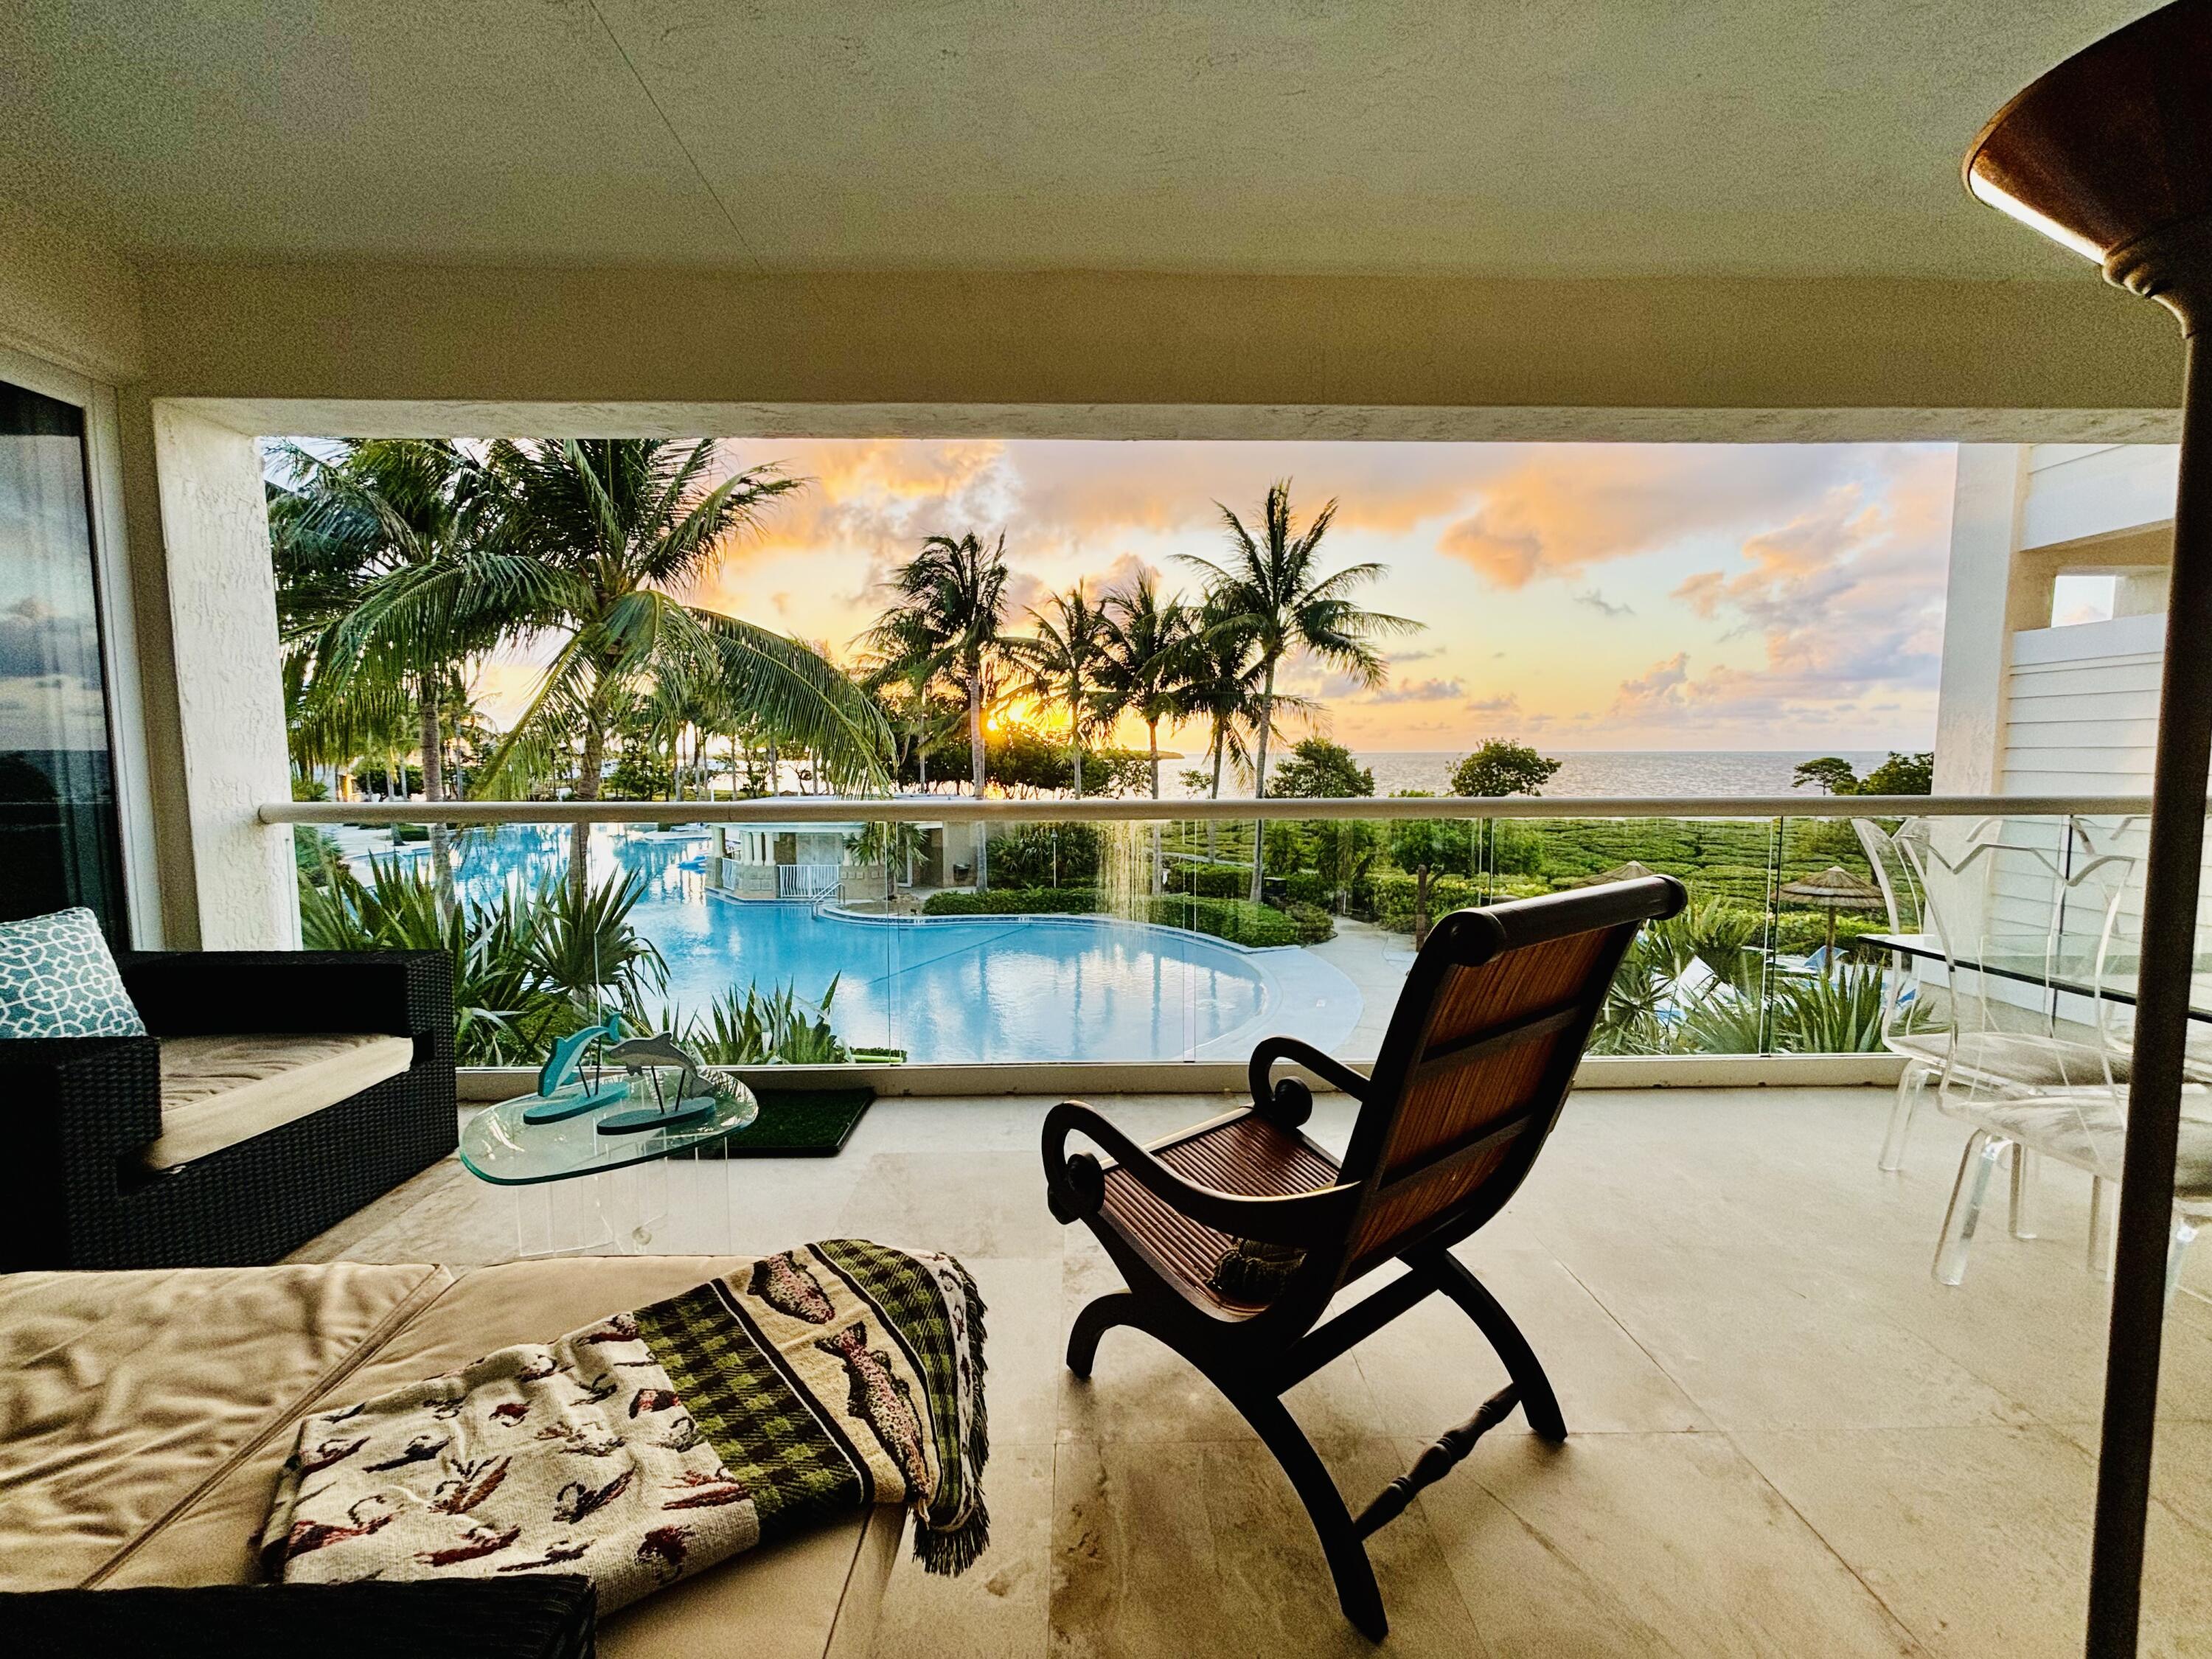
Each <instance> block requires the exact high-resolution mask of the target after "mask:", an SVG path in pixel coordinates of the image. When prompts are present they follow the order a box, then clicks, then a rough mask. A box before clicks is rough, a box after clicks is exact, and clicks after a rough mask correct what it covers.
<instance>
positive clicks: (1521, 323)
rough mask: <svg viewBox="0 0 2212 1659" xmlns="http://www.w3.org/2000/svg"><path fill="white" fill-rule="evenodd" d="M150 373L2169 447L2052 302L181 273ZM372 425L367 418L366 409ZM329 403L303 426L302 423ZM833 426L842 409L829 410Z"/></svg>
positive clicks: (237, 385)
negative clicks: (2140, 443) (2155, 442)
mask: <svg viewBox="0 0 2212 1659" xmlns="http://www.w3.org/2000/svg"><path fill="white" fill-rule="evenodd" d="M144 292H145V295H146V307H147V317H148V322H147V335H148V338H149V342H150V343H151V350H152V353H153V359H154V361H153V367H152V378H151V384H152V388H153V391H154V392H155V395H157V396H161V397H164V398H193V399H214V400H228V411H227V412H225V411H224V410H222V409H221V408H220V407H217V406H210V410H209V412H210V413H211V414H217V415H219V416H221V417H222V418H225V419H228V420H229V421H231V422H234V423H236V424H240V425H242V426H243V427H244V428H246V429H252V428H257V427H258V428H261V429H264V430H266V429H268V428H267V426H266V425H265V424H264V422H266V421H267V420H268V419H270V417H271V411H272V410H283V418H284V419H286V420H287V421H288V422H289V429H292V430H317V431H331V430H356V429H362V423H363V422H368V423H371V424H374V425H380V426H382V427H384V428H386V429H398V427H399V426H401V425H404V426H405V428H407V429H408V430H410V431H415V432H424V431H430V430H447V431H457V432H467V433H486V432H491V431H495V430H502V429H513V428H514V422H516V420H517V419H519V418H526V420H527V422H528V424H529V428H530V429H531V430H532V432H544V433H547V434H558V433H561V432H563V431H574V432H592V433H600V434H620V433H626V432H641V431H662V430H677V431H683V432H687V433H696V432H715V433H728V434H732V435H735V434H738V433H745V432H752V431H766V432H773V431H775V430H778V429H781V430H786V431H791V430H803V431H807V432H813V433H821V434H825V435H826V434H828V433H830V432H833V431H837V430H847V429H854V427H855V426H857V427H859V428H863V429H866V430H867V431H869V432H872V433H873V434H875V435H896V434H901V433H940V434H948V433H954V432H958V431H963V430H983V431H991V432H996V433H999V434H1001V435H1014V434H1020V435H1091V436H1122V437H1126V436H1139V435H1141V436H1193V437H1277V438H1288V437H1301V436H1304V437H1338V436H1342V437H1363V436H1366V437H1406V438H1419V437H1437V438H1446V437H1457V438H1467V437H1498V438H1505V437H1540V436H1549V437H1573V436H1581V437H1592V438H1606V437H1620V438H1629V437H1640V438H1651V439H1662V438H1701V439H1733V440H1739V441H1741V440H1752V441H1808V440H1813V439H1820V438H1837V437H1853V438H1862V439H1880V438H1954V437H1967V438H1973V437H1998V436H2007V437H2017V438H2021V439H2026V438H2030V437H2039V438H2046V439H2048V438H2059V437H2079V438H2081V439H2083V440H2084V441H2087V440H2090V439H2095V440H2097V441H2129V440H2147V439H2166V440H2170V439H2171V438H2172V435H2173V432H2174V427H2173V418H2172V410H2173V407H2174V405H2175V404H2176V402H2177V399H2178V396H2179V360H2180V357H2179V352H2178V351H2177V350H2176V349H2175V341H2174V338H2173V331H2172V327H2171V325H2169V324H2167V323H2166V320H2165V319H2163V318H2162V317H2161V316H2160V315H2159V314H2158V313H2156V312H2155V311H2154V309H2152V308H2150V307H2140V306H2135V305H2132V304H2130V301H2128V299H2127V298H2126V296H2124V295H2120V294H2119V293H2118V292H2117V291H2114V290H2112V289H2107V288H2106V287H2105V286H2104V285H2103V284H2101V283H2099V282H2097V281H2096V280H2095V278H2094V277H2093V276H2090V275H2089V274H2088V273H2087V272H2085V273H2084V274H2083V276H2082V277H2081V280H2080V281H2079V282H2075V283H1966V282H1928V281H1915V282H1902V281H1877V280H1863V279H1833V280H1820V281H1779V280H1753V279H1727V280H1703V281H1700V280H1691V279H1686V278H1662V279H1641V280H1626V279H1624V280H1617V281H1598V280H1589V281H1576V282H1535V281H1518V282H1516V281H1503V282H1501V281H1476V280H1466V279H1454V278H1442V277H1436V278H1425V277H1257V276H1169V275H1157V274H1134V273H1111V272H1108V273H1044V274H1019V273H1014V274H995V275H967V276H945V275H937V274H928V273H837V274H811V275H795V276H735V275H730V274H726V273H720V272H701V271H687V270H619V271H616V270H545V269H529V270H486V269H479V268H459V267H446V266H436V267H432V266H400V265H340V266H323V265H289V266H269V265H250V264H232V265H222V264H199V265H172V266H167V267H157V268H155V269H153V270H149V272H148V273H147V276H146V280H145V284H144ZM377 404H382V405H384V407H383V408H382V409H381V410H379V409H377V408H375V407H374V405H377ZM317 411H320V413H321V415H322V416H323V417H324V418H321V419H314V418H312V416H314V415H315V413H316V412H317ZM839 411H850V413H849V414H848V415H847V416H846V417H845V418H843V419H842V420H841V418H840V414H839Z"/></svg>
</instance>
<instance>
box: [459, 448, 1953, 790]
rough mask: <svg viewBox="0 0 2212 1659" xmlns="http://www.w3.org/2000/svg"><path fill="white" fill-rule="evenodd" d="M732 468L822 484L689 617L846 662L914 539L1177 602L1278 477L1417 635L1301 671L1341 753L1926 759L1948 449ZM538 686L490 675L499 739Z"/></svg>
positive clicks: (1021, 453)
mask: <svg viewBox="0 0 2212 1659" xmlns="http://www.w3.org/2000/svg"><path fill="white" fill-rule="evenodd" d="M723 453H724V456H725V458H726V461H727V463H728V464H729V465H732V466H745V465H758V464H761V463H763V462H771V461H772V462H778V463H781V465H783V466H784V468H785V469H786V470H787V471H789V472H791V473H793V474H796V475H798V476H800V477H806V478H809V479H811V480H812V481H813V482H812V483H811V485H810V486H809V487H808V488H807V489H805V490H804V491H802V492H799V494H798V495H796V496H795V497H786V498H785V499H784V500H783V501H781V502H780V503H779V504H777V506H776V507H775V508H774V509H773V510H772V512H771V513H770V514H769V518H768V519H767V520H766V522H765V523H764V525H763V527H762V530H761V532H760V533H759V534H758V535H757V536H754V537H752V538H748V539H747V540H746V541H744V542H743V543H741V544H738V545H736V546H734V547H732V549H731V550H730V552H729V555H728V556H727V558H726V561H725V562H724V563H723V565H722V567H721V568H720V571H719V572H718V573H717V574H716V575H715V576H714V578H713V579H712V580H710V581H709V582H708V583H707V584H705V585H704V586H702V589H701V590H700V591H699V592H698V593H697V594H696V599H698V600H699V601H701V602H702V603H705V604H708V605H714V606H715V607H717V608H720V609H727V610H730V611H735V612H737V613H738V614H740V615H743V616H746V617H751V618H753V619H754V620H756V621H758V622H762V623H769V624H770V625H772V626H775V627H778V628H781V629H786V630H787V631H789V632H792V633H795V634H798V635H801V636H803V637H805V638H807V639H810V640H814V641H819V642H822V643H824V644H826V645H828V646H829V647H831V648H832V649H833V650H834V651H836V653H839V654H841V655H842V654H845V653H848V650H849V647H850V646H851V643H852V641H853V640H854V636H855V635H858V634H859V633H860V631H861V630H862V629H864V628H865V627H866V625H867V624H868V623H869V622H870V620H871V619H872V617H874V615H875V613H876V612H877V611H878V610H879V609H880V608H881V606H882V605H884V602H885V597H886V596H885V594H884V592H883V591H882V589H881V588H880V586H879V584H880V583H881V581H882V580H883V578H884V574H885V573H886V572H887V571H888V570H889V569H890V567H891V566H892V565H893V564H894V563H896V562H898V561H899V560H901V559H902V558H904V557H906V556H908V555H909V554H910V552H911V551H912V550H913V549H914V547H915V544H917V543H918V542H919V541H920V540H921V538H922V537H924V536H926V535H929V534H931V533H933V532H945V533H947V534H953V535H957V534H959V533H961V532H964V531H968V530H971V529H972V530H975V532H978V533H979V534H981V535H982V536H983V537H985V538H987V539H988V538H995V537H996V536H997V535H998V534H999V532H1001V531H1004V532H1006V551H1007V556H1008V560H1009V562H1010V563H1011V564H1012V567H1013V568H1014V571H1015V585H1014V593H1015V598H1016V600H1017V605H1016V607H1015V610H1016V617H1017V621H1018V622H1024V621H1026V618H1025V617H1022V616H1021V614H1020V613H1021V609H1022V607H1023V606H1025V605H1042V603H1043V602H1044V598H1045V595H1046V594H1047V592H1048V591H1050V590H1053V589H1056V588H1065V587H1066V586H1069V585H1070V584H1072V583H1073V582H1074V581H1076V580H1079V579H1083V580H1087V581H1088V582H1089V583H1090V585H1091V588H1092V591H1093V592H1097V591H1099V590H1101V589H1103V588H1104V587H1106V586H1111V585H1113V584H1114V583H1115V582H1118V581H1121V580H1125V579H1126V578H1127V576H1128V575H1130V574H1133V572H1134V571H1136V570H1137V569H1138V568H1139V567H1140V566H1149V567H1151V568H1153V569H1155V570H1158V571H1159V572H1160V573H1161V574H1162V576H1163V578H1164V580H1165V581H1166V583H1167V584H1168V586H1170V587H1175V586H1183V587H1193V586H1195V584H1196V581H1197V573H1195V572H1194V571H1192V570H1191V569H1190V568H1189V567H1188V566H1187V565H1185V564H1183V563H1182V562H1181V561H1180V560H1179V558H1178V557H1177V556H1178V555H1182V554H1187V553H1195V554H1200V555H1203V556H1209V557H1212V556H1218V555H1219V554H1220V553H1221V551H1222V550H1223V545H1224V540H1223V535H1222V532H1221V530H1220V528H1219V522H1220V521H1219V513H1218V508H1217V507H1215V505H1214V503H1215V502H1216V501H1223V502H1226V503H1228V504H1229V505H1230V506H1231V507H1235V508H1237V510H1238V512H1239V513H1241V514H1243V516H1245V517H1246V519H1247V520H1248V522H1249V521H1250V520H1251V519H1252V518H1253V517H1254V516H1255V515H1256V512H1257V508H1258V504H1259V502H1260V501H1261V497H1262V495H1264V493H1265V491H1266V489H1267V484H1268V483H1269V482H1270V481H1271V480H1273V479H1275V478H1279V477H1288V478H1289V479H1290V480H1291V495H1292V504H1293V507H1294V510H1295V511H1296V513H1297V517H1298V520H1299V521H1300V522H1301V523H1303V521H1304V519H1305V517H1306V516H1307V515H1308V514H1310V513H1311V512H1312V511H1313V510H1314V509H1315V508H1316V507H1319V506H1321V504H1322V502H1323V501H1327V500H1328V498H1329V497H1331V496H1334V497H1336V498H1337V499H1338V501H1339V502H1340V506H1339V509H1338V516H1337V520H1336V525H1335V527H1334V530H1333V531H1332V532H1330V534H1329V536H1328V540H1327V541H1326V542H1325V544H1324V548H1325V550H1326V554H1327V556H1326V559H1325V562H1326V563H1327V564H1328V567H1329V568H1336V567H1337V566H1338V565H1340V564H1344V563H1349V562H1354V561H1362V560H1375V561H1379V562H1383V563H1384V564H1387V565H1388V566H1389V574H1388V575H1387V576H1386V577H1384V578H1383V580H1381V581H1379V582H1377V583H1376V584H1375V586H1373V587H1372V588H1371V589H1370V590H1369V593H1368V596H1367V602H1368V603H1370V605H1373V606H1374V607H1375V608H1376V609H1379V610H1383V611H1395V612H1396V613H1398V614H1400V615H1402V616H1407V617H1415V618H1418V619H1419V620H1420V621H1421V622H1422V623H1425V627H1424V628H1423V629H1422V630H1421V631H1420V632H1419V633H1418V634H1415V635H1412V636H1410V637H1408V638H1407V639H1406V640H1404V641H1401V642H1400V643H1398V644H1397V645H1395V647H1392V649H1391V651H1390V658H1391V675H1390V681H1389V684H1388V685H1387V686H1386V687H1385V688H1383V690H1378V691H1366V690H1360V689H1358V688H1357V687H1354V686H1352V685H1350V684H1346V683H1344V682H1342V681H1341V680H1339V679H1336V678H1334V677H1332V676H1330V675H1328V674H1327V673H1325V672H1324V671H1322V670H1320V669H1319V668H1317V667H1316V666H1314V665H1300V666H1299V667H1298V668H1297V670H1296V671H1294V672H1293V673H1292V675H1291V678H1290V687H1291V690H1297V691H1299V692H1302V693H1304V694H1305V695H1307V696H1315V697H1318V698H1320V699H1321V700H1322V702H1325V703H1326V704H1327V705H1328V713H1327V714H1326V715H1325V716H1323V717H1322V720H1321V721H1320V723H1319V724H1320V726H1321V728H1322V729H1323V730H1325V731H1326V732H1328V733H1329V734H1330V735H1332V736H1334V738H1337V739H1338V740H1339V741H1340V742H1342V743H1345V744H1348V745H1350V746H1352V747H1353V748H1355V749H1461V748H1465V747H1468V746H1469V745H1470V744H1474V742H1476V741H1478V740H1480V739H1481V738H1486V737H1510V738H1521V739H1523V740H1526V741H1528V742H1531V743H1535V744H1540V745H1541V746H1546V747H1548V748H1552V749H1555V750H1573V749H1814V750H1820V749H1860V750H1866V749H1885V748H1899V749H1921V748H1926V747H1928V746H1929V744H1930V742H1931V740H1932V735H1933V732H1934V729H1935V709H1936V665H1937V659H1938V657H1939V655H1940V653H1941V650H1942V605H1943V585H1944V568H1945V561H1946V558H1947V553H1948V543H1949V533H1950V503H1951V485H1952V471H1953V459H1954V458H1953V452H1952V450H1951V448H1950V447H1949V446H1948V445H1918V446H1905V445H1861V446H1851V445H1829V446H1802V447H1801V446H1780V445H1742V446H1732V445H1680V444H1677V445H1635V444H1413V443H1405V444H1391V443H1215V442H1122V443H1105V442H1083V441H1033V440H1021V441H922V440H792V439H784V440H775V441H754V440H744V441H729V442H727V443H726V444H725V445H724V447H723ZM529 678H530V669H529V665H527V664H526V663H524V662H521V661H509V662H501V663H495V664H493V665H489V666H488V668H487V671H486V675H485V680H484V684H483V692H484V696H485V701H486V703H487V706H488V708H489V709H490V711H491V712H492V713H493V714H495V717H498V716H503V715H505V714H507V713H508V712H510V711H511V710H512V708H514V707H515V706H517V704H518V702H519V700H520V694H521V692H522V690H523V689H524V688H525V687H526V684H527V683H528V680H529ZM1201 741H1202V740H1201V739H1200V738H1199V737H1198V736H1197V733H1196V732H1195V731H1194V732H1191V733H1190V734H1188V735H1187V737H1186V738H1184V739H1183V741H1182V746H1183V747H1184V748H1186V749H1194V748H1196V747H1198V746H1200V742H1201Z"/></svg>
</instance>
